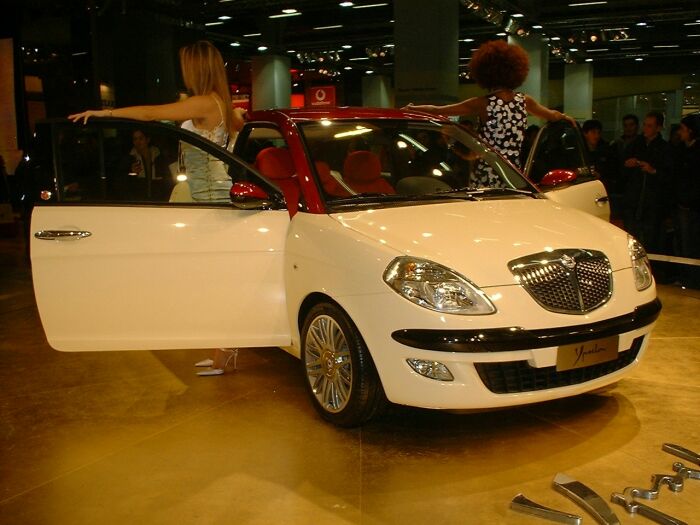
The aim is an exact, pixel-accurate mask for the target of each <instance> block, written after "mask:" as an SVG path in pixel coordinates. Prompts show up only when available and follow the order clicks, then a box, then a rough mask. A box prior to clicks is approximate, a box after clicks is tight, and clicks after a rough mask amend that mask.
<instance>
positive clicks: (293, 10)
mask: <svg viewBox="0 0 700 525" xmlns="http://www.w3.org/2000/svg"><path fill="white" fill-rule="evenodd" d="M282 12H283V13H286V14H288V15H291V14H292V13H297V12H298V11H297V10H296V9H282Z"/></svg>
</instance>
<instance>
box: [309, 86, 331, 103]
mask: <svg viewBox="0 0 700 525" xmlns="http://www.w3.org/2000/svg"><path fill="white" fill-rule="evenodd" d="M306 106H307V107H324V106H328V107H330V106H335V86H316V87H312V88H309V89H307V90H306Z"/></svg>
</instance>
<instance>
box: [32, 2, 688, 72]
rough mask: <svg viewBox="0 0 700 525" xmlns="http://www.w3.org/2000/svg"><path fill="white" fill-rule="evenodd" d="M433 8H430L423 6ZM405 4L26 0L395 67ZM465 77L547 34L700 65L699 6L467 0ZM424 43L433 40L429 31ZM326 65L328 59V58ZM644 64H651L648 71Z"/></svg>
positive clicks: (565, 54) (235, 48)
mask: <svg viewBox="0 0 700 525" xmlns="http://www.w3.org/2000/svg"><path fill="white" fill-rule="evenodd" d="M424 3H425V6H426V9H430V4H431V3H430V2H429V1H427V0H426V1H425V2H424ZM397 4H399V5H400V0H399V1H398V2H394V1H386V2H382V1H378V0H353V1H342V0H205V1H202V0H83V1H70V0H57V1H54V2H48V1H46V0H27V1H26V2H25V3H24V5H25V6H26V7H27V9H28V10H29V11H31V12H32V13H33V14H36V15H41V14H42V13H43V14H46V15H47V16H48V15H51V14H54V15H58V14H59V13H61V14H66V12H68V11H76V10H81V9H82V10H85V9H86V6H88V8H91V9H92V10H93V11H94V12H97V13H99V15H98V16H99V17H100V18H102V19H106V18H112V17H115V16H119V15H120V14H127V13H141V12H144V11H146V12H148V13H150V14H154V15H156V16H158V17H160V19H161V20H162V21H163V22H164V23H170V24H176V25H180V26H186V27H193V28H199V29H202V30H204V31H205V32H206V35H207V38H210V39H211V40H213V41H215V42H217V44H218V45H219V46H220V47H221V48H222V49H227V50H228V51H229V52H230V54H232V55H234V56H236V55H238V56H240V57H241V58H245V59H247V58H250V57H251V56H254V55H256V54H259V53H271V52H274V53H279V54H282V53H286V54H288V55H289V56H290V57H291V58H292V63H293V64H295V65H301V66H307V67H308V64H315V65H323V66H324V67H330V68H335V69H338V70H341V69H347V68H348V67H352V68H364V67H365V66H368V67H369V66H371V67H372V68H374V69H375V70H384V71H388V70H390V69H391V68H392V65H393V64H392V62H393V46H394V44H395V42H394V12H395V9H396V8H398V7H397ZM458 4H459V40H460V41H459V56H460V59H461V60H460V64H461V66H462V68H463V70H466V66H467V63H468V60H469V57H470V55H471V53H472V50H473V49H474V48H476V47H477V46H478V45H479V44H480V43H481V42H484V41H486V40H489V39H494V38H504V37H506V36H508V35H526V34H529V35H541V36H542V37H544V38H545V41H546V42H547V43H548V45H549V48H550V58H551V61H552V63H553V64H564V63H567V62H568V63H584V62H593V63H594V66H596V67H597V68H607V69H611V70H612V69H614V70H615V71H616V72H623V73H624V72H627V73H633V72H634V71H636V70H639V68H640V67H641V66H644V68H645V70H646V71H648V72H664V70H665V71H667V72H673V71H674V70H679V69H681V70H683V72H691V71H694V70H697V69H699V68H700V0H607V1H603V0H599V1H593V0H590V1H588V0H561V1H548V2H544V1H541V0H459V2H458ZM425 38H430V35H429V34H427V31H426V35H425ZM320 59H323V60H320ZM642 63H643V64H642Z"/></svg>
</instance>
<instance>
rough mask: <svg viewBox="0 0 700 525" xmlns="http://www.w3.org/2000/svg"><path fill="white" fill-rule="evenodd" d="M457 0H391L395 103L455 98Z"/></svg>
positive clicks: (457, 27)
mask: <svg viewBox="0 0 700 525" xmlns="http://www.w3.org/2000/svg"><path fill="white" fill-rule="evenodd" d="M459 8H460V3H459V1H458V0H440V1H438V2H430V7H429V8H426V2H425V0H395V1H394V44H395V47H394V54H395V56H394V84H395V94H396V100H395V103H396V105H397V106H399V107H401V106H404V105H406V104H408V103H409V102H414V103H416V104H423V103H426V104H446V103H453V102H457V101H458V90H459V79H458V71H459V69H458V67H459Z"/></svg>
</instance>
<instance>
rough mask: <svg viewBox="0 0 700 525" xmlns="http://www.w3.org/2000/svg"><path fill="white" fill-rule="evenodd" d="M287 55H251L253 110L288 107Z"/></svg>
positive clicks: (289, 77) (290, 86)
mask: <svg viewBox="0 0 700 525" xmlns="http://www.w3.org/2000/svg"><path fill="white" fill-rule="evenodd" d="M290 63H291V62H290V60H289V57H284V56H277V55H261V56H256V57H253V96H252V102H253V110H259V109H274V108H286V107H289V103H290V100H291V96H292V77H291V73H290V72H289V66H290Z"/></svg>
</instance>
